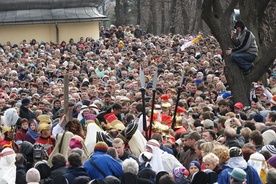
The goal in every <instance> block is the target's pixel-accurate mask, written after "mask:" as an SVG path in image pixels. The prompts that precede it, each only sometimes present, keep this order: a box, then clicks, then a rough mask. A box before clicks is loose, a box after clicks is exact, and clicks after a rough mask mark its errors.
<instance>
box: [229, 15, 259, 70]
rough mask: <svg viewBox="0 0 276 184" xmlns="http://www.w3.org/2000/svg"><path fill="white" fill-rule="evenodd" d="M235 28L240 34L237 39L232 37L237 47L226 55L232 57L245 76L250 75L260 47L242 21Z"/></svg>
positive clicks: (237, 22) (236, 23) (230, 49)
mask: <svg viewBox="0 0 276 184" xmlns="http://www.w3.org/2000/svg"><path fill="white" fill-rule="evenodd" d="M234 28H235V29H236V30H237V34H238V35H237V37H236V38H233V37H232V41H233V44H234V46H235V47H234V48H229V49H228V50H226V54H227V55H230V57H231V59H232V61H233V62H234V63H236V64H237V65H238V67H240V69H242V71H243V73H244V75H248V74H249V73H250V72H251V70H252V68H253V61H254V60H255V59H256V57H257V56H258V45H257V43H256V39H255V36H254V35H253V33H252V32H251V31H249V30H248V29H247V28H246V27H245V25H244V23H243V21H242V20H237V21H236V22H235V26H234Z"/></svg>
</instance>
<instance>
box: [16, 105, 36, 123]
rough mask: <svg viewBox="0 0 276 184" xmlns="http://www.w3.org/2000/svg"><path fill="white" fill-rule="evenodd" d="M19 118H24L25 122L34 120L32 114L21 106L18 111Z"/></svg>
mask: <svg viewBox="0 0 276 184" xmlns="http://www.w3.org/2000/svg"><path fill="white" fill-rule="evenodd" d="M19 116H20V118H26V119H27V120H30V119H34V117H35V116H34V113H33V112H32V111H30V110H29V109H28V108H26V107H24V106H21V107H20V111H19Z"/></svg>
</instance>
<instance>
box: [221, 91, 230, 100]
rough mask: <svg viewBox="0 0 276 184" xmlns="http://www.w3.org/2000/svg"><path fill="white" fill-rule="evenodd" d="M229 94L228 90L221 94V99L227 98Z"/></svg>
mask: <svg viewBox="0 0 276 184" xmlns="http://www.w3.org/2000/svg"><path fill="white" fill-rule="evenodd" d="M230 96H232V94H231V92H228V91H227V92H225V93H223V94H222V98H223V99H226V98H228V97H230Z"/></svg>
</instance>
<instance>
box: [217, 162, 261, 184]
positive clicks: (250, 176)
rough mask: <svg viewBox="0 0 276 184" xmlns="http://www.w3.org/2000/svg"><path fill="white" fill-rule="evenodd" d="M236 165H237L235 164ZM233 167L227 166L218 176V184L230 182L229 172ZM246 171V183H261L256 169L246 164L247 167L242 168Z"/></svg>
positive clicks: (228, 183)
mask: <svg viewBox="0 0 276 184" xmlns="http://www.w3.org/2000/svg"><path fill="white" fill-rule="evenodd" d="M237 167H238V166H237ZM232 170H233V168H230V167H227V168H225V169H223V171H222V172H221V173H220V174H219V176H218V183H219V184H230V176H229V174H228V173H229V172H232ZM244 171H245V172H246V174H247V175H246V181H247V182H246V183H254V184H262V181H261V179H260V176H259V174H258V173H257V171H256V170H255V169H254V168H253V167H252V166H250V165H247V168H246V169H244Z"/></svg>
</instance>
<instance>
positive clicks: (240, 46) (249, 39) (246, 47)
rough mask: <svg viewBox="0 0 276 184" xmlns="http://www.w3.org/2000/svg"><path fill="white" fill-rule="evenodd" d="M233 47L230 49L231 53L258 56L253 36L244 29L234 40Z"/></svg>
mask: <svg viewBox="0 0 276 184" xmlns="http://www.w3.org/2000/svg"><path fill="white" fill-rule="evenodd" d="M234 45H235V46H236V47H235V48H233V49H232V52H248V53H250V54H254V55H256V56H258V45H257V43H256V39H255V36H254V35H253V33H252V32H251V31H249V30H248V29H247V28H246V27H245V28H244V29H243V30H242V32H241V33H240V34H239V35H238V37H237V38H236V40H235V42H234Z"/></svg>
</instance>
